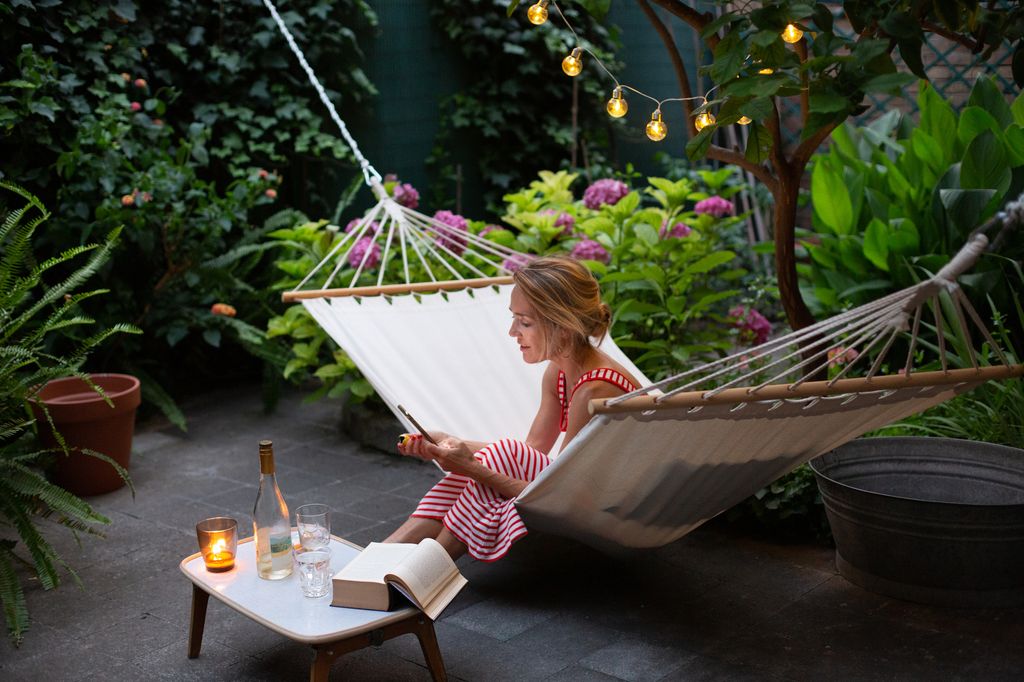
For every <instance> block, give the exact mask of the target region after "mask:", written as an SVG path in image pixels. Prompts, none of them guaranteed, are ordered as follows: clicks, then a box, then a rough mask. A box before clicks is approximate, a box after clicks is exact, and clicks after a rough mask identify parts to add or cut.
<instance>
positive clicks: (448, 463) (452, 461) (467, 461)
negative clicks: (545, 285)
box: [422, 441, 528, 497]
mask: <svg viewBox="0 0 1024 682" xmlns="http://www.w3.org/2000/svg"><path fill="white" fill-rule="evenodd" d="M422 448H423V452H424V453H425V454H426V455H427V456H428V457H429V458H431V459H433V460H434V461H436V462H437V463H438V464H439V465H441V468H442V469H444V470H445V471H447V472H450V473H453V474H460V475H462V476H466V477H468V478H472V479H473V480H474V481H476V482H477V483H480V484H482V485H486V486H487V487H489V488H492V489H494V490H496V491H498V493H500V494H501V495H503V496H505V497H515V496H516V495H518V494H519V493H521V492H523V489H524V488H526V486H527V485H528V483H527V482H526V481H520V480H519V479H517V478H512V477H511V476H505V475H504V474H500V473H498V472H497V471H492V470H491V469H488V468H487V467H485V466H484V465H483V464H481V463H480V462H479V461H478V460H477V459H476V457H474V456H473V452H474V451H473V450H470V449H469V447H468V446H467V445H466V443H464V442H462V441H459V443H458V444H457V445H454V446H447V445H434V444H432V443H427V442H425V441H424V442H423V443H422Z"/></svg>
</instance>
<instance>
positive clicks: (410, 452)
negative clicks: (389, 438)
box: [398, 431, 462, 461]
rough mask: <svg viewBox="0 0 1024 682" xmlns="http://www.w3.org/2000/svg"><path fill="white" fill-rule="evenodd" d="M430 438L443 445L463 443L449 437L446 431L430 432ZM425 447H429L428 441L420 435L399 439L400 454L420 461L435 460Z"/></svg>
mask: <svg viewBox="0 0 1024 682" xmlns="http://www.w3.org/2000/svg"><path fill="white" fill-rule="evenodd" d="M427 433H429V434H430V437H431V438H433V439H434V440H435V441H437V442H438V443H440V444H442V445H445V444H447V445H449V446H455V444H457V443H461V442H462V441H460V440H459V439H458V438H454V437H452V436H449V435H448V434H447V433H445V432H444V431H428V432H427ZM424 445H429V443H427V439H426V438H424V437H423V436H422V435H421V434H419V433H403V434H402V435H401V436H399V437H398V452H399V453H401V454H403V455H405V456H406V457H417V458H419V459H423V460H427V461H430V460H432V459H434V457H433V456H432V455H430V454H429V453H427V451H426V450H425V449H424V447H423V446H424Z"/></svg>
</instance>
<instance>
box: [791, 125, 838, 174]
mask: <svg viewBox="0 0 1024 682" xmlns="http://www.w3.org/2000/svg"><path fill="white" fill-rule="evenodd" d="M838 127H839V123H830V124H828V125H827V126H825V127H823V128H820V129H819V130H818V131H817V132H815V133H814V134H813V135H811V136H810V137H808V138H807V139H806V140H804V141H803V142H801V143H800V145H799V146H798V147H797V148H796V151H795V152H793V157H792V160H791V163H792V164H793V167H794V168H796V169H799V170H800V172H801V173H802V172H803V168H804V167H805V166H806V165H807V162H808V161H810V160H811V155H812V154H814V152H815V151H816V150H817V149H818V147H820V146H821V143H822V142H824V141H825V140H826V139H827V138H828V136H829V135H831V134H832V131H833V130H835V129H836V128H838Z"/></svg>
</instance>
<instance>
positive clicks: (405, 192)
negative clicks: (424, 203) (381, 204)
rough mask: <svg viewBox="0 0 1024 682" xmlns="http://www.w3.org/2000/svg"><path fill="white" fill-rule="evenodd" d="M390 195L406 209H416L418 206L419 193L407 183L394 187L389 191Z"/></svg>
mask: <svg viewBox="0 0 1024 682" xmlns="http://www.w3.org/2000/svg"><path fill="white" fill-rule="evenodd" d="M391 195H392V196H393V197H394V199H395V201H397V202H398V203H399V204H401V205H402V206H405V207H406V208H416V207H417V206H419V205H420V193H419V192H417V191H416V188H415V187H413V186H412V185H410V184H409V183H408V182H402V183H399V184H397V185H395V188H394V189H393V190H391Z"/></svg>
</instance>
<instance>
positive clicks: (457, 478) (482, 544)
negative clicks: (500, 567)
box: [412, 367, 635, 561]
mask: <svg viewBox="0 0 1024 682" xmlns="http://www.w3.org/2000/svg"><path fill="white" fill-rule="evenodd" d="M589 381H604V382H607V383H610V384H613V385H615V386H617V387H618V388H620V389H622V390H623V391H625V392H627V393H628V392H629V391H632V390H634V389H635V387H634V386H633V384H632V382H630V380H629V379H627V378H626V377H625V376H624V375H623V374H622V373H620V372H617V371H615V370H614V369H610V368H607V367H602V368H599V369H594V370H591V371H589V372H585V373H584V374H583V375H582V376H581V377H580V378H579V381H577V382H576V385H575V386H573V389H572V392H571V393H569V394H568V395H567V394H566V390H565V389H566V382H565V374H563V373H562V372H559V373H558V401H559V402H560V403H561V405H562V417H561V423H560V429H561V430H562V431H565V430H566V428H567V427H568V424H569V404H570V403H571V402H572V397H573V396H574V395H575V394H576V391H577V390H578V389H579V387H580V386H582V385H583V384H585V383H587V382H589ZM473 456H474V457H475V458H476V459H477V461H479V462H480V463H482V464H483V465H484V466H485V467H487V468H488V469H491V470H492V471H497V472H498V473H500V474H504V475H505V476H508V477H510V478H515V479H518V480H520V481H532V480H533V479H535V478H536V477H537V475H538V474H540V472H541V471H542V470H543V469H544V467H546V466H547V465H548V464H550V463H551V460H550V459H548V456H547V455H546V454H545V453H543V452H541V451H540V450H537V449H536V448H532V447H530V446H529V445H527V444H526V443H523V442H522V441H518V440H513V439H511V438H506V439H505V440H499V441H497V442H494V443H491V444H489V445H487V446H486V447H483V448H481V449H480V450H478V451H477V452H476V453H475V454H474V455H473ZM412 515H413V517H416V518H421V519H434V520H435V521H440V522H441V523H443V524H444V527H445V528H447V529H448V531H449V532H450V533H451V534H452V535H454V536H455V537H457V538H458V539H459V540H460V541H461V542H462V543H463V544H464V545H466V548H467V550H468V551H469V554H470V555H471V556H472V557H474V558H476V559H479V560H481V561H497V560H498V559H500V558H501V557H503V556H505V554H506V553H507V552H508V550H509V547H511V546H512V543H513V542H515V541H516V540H518V539H519V538H521V537H523V536H524V535H526V533H527V531H526V526H525V525H523V521H522V519H520V518H519V513H518V512H517V511H516V508H515V505H514V504H513V500H512V499H511V498H508V497H504V496H502V495H500V494H498V492H497V491H495V490H494V489H492V488H489V487H487V486H485V485H483V484H481V483H478V482H476V481H474V480H473V479H471V478H469V477H467V476H462V475H460V474H451V473H450V474H447V475H446V476H445V477H444V478H442V479H441V480H440V481H439V482H438V483H437V485H435V486H434V487H433V488H431V489H430V490H429V491H428V492H427V494H426V495H424V496H423V499H422V500H421V501H420V503H419V505H418V506H417V507H416V511H414V512H413V513H412Z"/></svg>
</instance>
